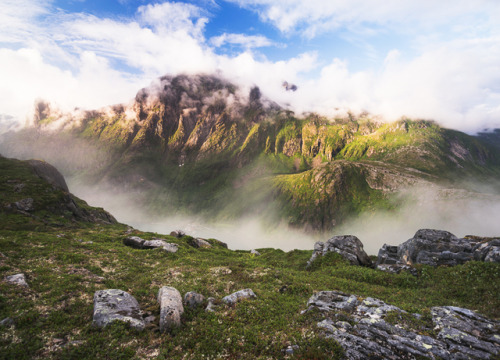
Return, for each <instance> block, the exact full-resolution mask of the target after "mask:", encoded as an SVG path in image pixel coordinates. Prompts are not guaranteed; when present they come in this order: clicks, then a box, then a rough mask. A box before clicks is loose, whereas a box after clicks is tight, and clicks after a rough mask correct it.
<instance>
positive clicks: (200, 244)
mask: <svg viewBox="0 0 500 360" xmlns="http://www.w3.org/2000/svg"><path fill="white" fill-rule="evenodd" d="M188 244H189V245H191V246H192V247H195V248H197V249H200V248H205V249H208V248H211V247H212V245H210V243H209V242H208V241H207V240H206V239H202V238H192V239H189V240H188Z"/></svg>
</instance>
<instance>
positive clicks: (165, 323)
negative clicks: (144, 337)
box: [158, 286, 184, 332]
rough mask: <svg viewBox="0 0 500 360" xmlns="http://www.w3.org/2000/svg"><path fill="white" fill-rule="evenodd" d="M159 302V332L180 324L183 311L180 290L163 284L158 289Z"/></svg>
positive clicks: (169, 329)
mask: <svg viewBox="0 0 500 360" xmlns="http://www.w3.org/2000/svg"><path fill="white" fill-rule="evenodd" d="M158 302H159V303H160V332H165V331H171V330H172V329H173V328H176V327H180V326H181V316H182V314H183V313H184V306H183V305H182V297H181V294H180V292H179V291H178V290H177V289H176V288H173V287H170V286H164V287H162V288H161V289H160V290H159V291H158Z"/></svg>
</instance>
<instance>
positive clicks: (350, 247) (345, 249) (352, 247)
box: [307, 235, 372, 267]
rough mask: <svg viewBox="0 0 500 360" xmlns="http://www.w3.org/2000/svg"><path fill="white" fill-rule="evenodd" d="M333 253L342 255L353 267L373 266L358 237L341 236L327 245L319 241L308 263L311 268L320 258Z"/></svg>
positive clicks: (333, 238) (332, 239)
mask: <svg viewBox="0 0 500 360" xmlns="http://www.w3.org/2000/svg"><path fill="white" fill-rule="evenodd" d="M330 251H333V252H336V253H338V254H340V255H341V256H342V257H343V258H344V259H346V260H348V261H349V262H350V263H351V264H353V265H362V266H372V261H371V259H370V257H369V256H368V254H367V253H366V252H365V251H364V249H363V243H362V242H361V241H359V239H358V238H357V237H356V236H352V235H341V236H334V237H332V238H331V239H329V240H327V241H326V242H325V243H323V242H321V241H318V242H317V243H315V244H314V252H313V254H312V256H311V259H310V260H309V261H308V262H307V267H310V266H311V265H312V263H313V262H314V260H316V258H317V257H318V256H324V255H325V254H326V253H328V252H330Z"/></svg>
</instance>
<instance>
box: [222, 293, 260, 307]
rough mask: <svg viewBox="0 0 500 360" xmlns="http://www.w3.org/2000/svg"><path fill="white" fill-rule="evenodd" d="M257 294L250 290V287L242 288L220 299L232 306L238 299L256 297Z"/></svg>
mask: <svg viewBox="0 0 500 360" xmlns="http://www.w3.org/2000/svg"><path fill="white" fill-rule="evenodd" d="M256 298H257V295H255V293H254V292H253V291H252V289H243V290H239V291H236V292H234V293H232V294H231V295H228V296H225V297H224V298H222V301H223V302H224V303H226V304H227V305H230V306H234V305H236V303H237V302H238V301H241V300H243V299H256Z"/></svg>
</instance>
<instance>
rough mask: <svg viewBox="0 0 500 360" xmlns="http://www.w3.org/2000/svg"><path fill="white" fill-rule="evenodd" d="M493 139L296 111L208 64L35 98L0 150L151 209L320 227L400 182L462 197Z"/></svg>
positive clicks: (494, 161) (479, 176) (388, 205)
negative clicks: (48, 99) (137, 197)
mask: <svg viewBox="0 0 500 360" xmlns="http://www.w3.org/2000/svg"><path fill="white" fill-rule="evenodd" d="M495 139H496V138H495V134H482V135H480V136H470V135H467V134H464V133H461V132H458V131H454V130H450V129H444V128H441V127H440V126H439V125H437V124H436V123H434V122H432V121H426V120H411V119H401V120H399V121H396V122H393V123H385V122H381V121H379V120H378V119H377V118H374V117H372V116H370V115H369V114H361V115H359V116H354V115H352V114H349V115H348V116H347V117H338V118H333V119H328V118H325V117H322V116H319V115H317V114H306V115H305V116H302V117H297V116H295V114H293V113H292V112H290V111H288V110H286V109H283V108H281V107H280V106H278V105H277V104H275V103H273V102H272V101H271V100H269V99H267V98H265V96H263V95H262V94H261V92H260V90H259V89H258V88H257V87H254V88H252V89H250V91H249V93H247V94H245V93H244V92H243V90H242V89H240V88H238V87H237V86H235V85H234V84H232V83H230V82H229V81H227V80H225V79H221V78H219V77H216V76H208V75H197V76H187V75H180V76H175V77H172V76H164V77H161V78H160V79H158V80H157V81H156V82H154V83H153V84H152V85H151V86H150V87H148V88H144V89H142V90H140V91H139V92H138V93H137V96H136V97H135V99H134V100H133V101H132V102H131V103H130V104H124V105H116V106H111V107H108V108H105V109H101V110H95V111H77V112H74V113H71V114H63V113H60V112H58V111H55V110H53V109H51V107H50V105H49V104H47V103H43V102H40V103H38V104H37V106H36V107H35V115H34V124H33V126H32V127H30V128H27V129H24V130H22V131H21V132H19V133H16V134H12V133H10V134H9V135H8V136H4V139H3V141H2V146H1V147H0V150H2V151H4V152H5V151H7V153H8V154H9V156H15V157H20V158H26V157H30V156H33V154H34V153H35V154H37V156H39V157H42V158H44V159H47V160H49V161H51V162H52V163H54V164H55V165H56V167H58V168H60V169H61V170H62V171H63V173H65V174H66V175H69V176H78V177H79V178H80V179H84V180H81V181H84V182H92V183H94V184H95V183H99V184H113V185H116V184H118V186H119V187H120V188H122V189H128V190H127V191H131V192H140V193H141V199H142V206H144V207H146V208H147V209H148V210H149V211H151V212H152V213H155V214H172V213H176V212H179V211H181V212H189V213H196V214H201V215H203V216H206V217H210V218H212V219H213V218H219V219H220V218H222V219H227V218H237V217H241V216H244V215H248V214H260V215H262V214H264V215H265V216H264V217H265V218H266V219H267V220H268V222H270V223H274V222H276V221H284V222H286V223H288V224H291V225H295V226H300V227H304V226H305V227H307V228H309V229H316V230H329V229H331V228H332V227H334V226H336V225H338V224H341V223H342V222H344V221H345V220H346V219H347V218H349V217H350V216H352V215H356V214H360V213H362V212H366V211H375V210H377V209H392V208H394V207H397V206H398V205H397V203H395V202H394V201H393V197H392V195H393V194H394V193H397V192H398V191H400V190H402V189H405V188H407V187H409V186H414V185H419V186H424V187H428V186H433V187H437V188H452V189H463V188H465V189H467V190H469V191H471V193H470V196H472V197H473V196H474V191H477V189H476V188H474V187H473V186H471V185H470V184H469V185H467V184H465V180H472V181H469V182H470V183H472V182H474V183H475V182H478V181H485V182H494V183H495V185H494V186H498V185H497V183H496V182H495V180H496V179H497V178H498V176H499V175H500V151H499V148H498V144H497V142H496V140H495ZM5 149H7V150H5ZM449 193H450V192H447V194H448V195H449ZM462 193H463V192H461V194H462Z"/></svg>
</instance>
